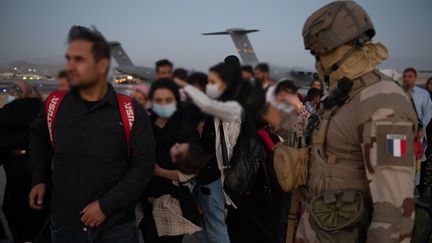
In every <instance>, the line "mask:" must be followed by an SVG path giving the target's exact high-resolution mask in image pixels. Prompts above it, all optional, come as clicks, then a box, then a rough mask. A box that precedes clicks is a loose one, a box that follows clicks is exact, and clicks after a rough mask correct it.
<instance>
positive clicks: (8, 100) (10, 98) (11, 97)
mask: <svg viewBox="0 0 432 243" xmlns="http://www.w3.org/2000/svg"><path fill="white" fill-rule="evenodd" d="M14 100H15V97H13V96H12V95H8V97H7V103H11V102H12V101H14Z"/></svg>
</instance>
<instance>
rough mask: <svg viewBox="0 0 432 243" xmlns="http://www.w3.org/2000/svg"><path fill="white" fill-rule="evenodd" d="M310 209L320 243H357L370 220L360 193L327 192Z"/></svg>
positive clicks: (314, 201)
mask: <svg viewBox="0 0 432 243" xmlns="http://www.w3.org/2000/svg"><path fill="white" fill-rule="evenodd" d="M309 207H310V210H309V211H310V214H311V217H312V219H313V221H315V223H316V225H317V229H316V231H315V232H316V234H317V237H318V238H319V239H320V242H357V240H358V239H359V237H360V236H362V234H365V233H364V232H365V230H367V225H368V224H369V217H368V214H367V209H366V200H365V198H364V196H363V194H362V193H361V192H358V191H354V190H346V191H342V192H324V193H322V194H320V195H319V196H317V197H315V198H314V199H313V200H312V201H311V202H310V204H309ZM360 238H361V237H360Z"/></svg>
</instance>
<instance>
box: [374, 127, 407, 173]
mask: <svg viewBox="0 0 432 243" xmlns="http://www.w3.org/2000/svg"><path fill="white" fill-rule="evenodd" d="M375 124H376V143H377V150H376V153H377V156H376V159H377V161H376V164H377V165H378V166H410V167H411V166H414V134H413V131H412V127H413V124H412V123H411V122H388V121H376V122H375Z"/></svg>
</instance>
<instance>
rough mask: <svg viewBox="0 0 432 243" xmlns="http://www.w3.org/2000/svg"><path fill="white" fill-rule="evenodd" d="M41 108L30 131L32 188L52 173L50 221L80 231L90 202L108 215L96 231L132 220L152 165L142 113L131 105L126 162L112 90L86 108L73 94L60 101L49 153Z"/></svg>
mask: <svg viewBox="0 0 432 243" xmlns="http://www.w3.org/2000/svg"><path fill="white" fill-rule="evenodd" d="M44 107H45V106H43V107H42V110H41V112H40V114H39V115H38V117H37V118H36V120H35V121H34V123H33V124H32V128H31V136H30V171H31V173H32V179H33V181H32V182H33V185H36V184H38V183H42V182H48V181H49V180H50V179H49V176H50V174H51V182H52V200H51V203H52V208H51V210H52V211H51V213H52V218H53V221H54V222H55V223H56V224H57V225H59V226H60V227H61V228H62V229H66V230H68V231H70V232H73V231H76V230H82V229H83V224H82V222H81V220H80V217H81V216H80V214H79V212H81V210H82V209H83V208H84V207H85V206H86V205H88V204H89V203H91V202H93V201H95V200H98V201H99V204H100V207H101V209H102V211H103V212H104V213H105V214H106V215H107V216H108V218H107V220H106V221H105V222H104V223H103V224H102V226H101V227H104V226H105V227H107V226H109V225H111V224H113V223H118V222H125V221H131V220H134V215H135V214H134V209H135V201H136V200H137V199H138V197H139V195H140V194H141V193H142V192H143V191H144V189H145V188H146V186H147V184H148V183H149V181H150V179H151V177H152V175H153V170H154V161H155V143H154V138H153V133H152V128H151V124H150V121H149V119H148V116H147V114H146V112H145V111H144V109H143V108H142V107H141V106H140V105H139V104H138V103H136V102H134V107H135V121H134V125H133V127H132V129H131V136H130V149H131V154H130V158H128V153H127V143H126V137H125V133H124V130H123V129H124V128H123V123H122V120H121V117H120V112H119V108H118V104H117V99H116V94H115V91H114V89H113V88H112V86H111V85H109V90H108V92H107V94H106V95H105V97H104V98H103V99H102V100H100V101H99V102H98V103H97V104H96V105H94V106H93V107H92V108H90V109H88V108H87V107H86V104H85V103H84V101H83V100H82V99H81V98H80V97H79V95H78V94H77V93H75V92H69V93H68V94H67V95H66V96H65V98H64V99H63V102H62V103H61V105H60V107H59V109H58V112H57V116H56V119H55V122H54V125H53V128H54V129H53V130H54V141H55V150H54V151H52V149H51V143H50V139H49V133H48V127H47V121H46V118H45V108H44ZM51 161H52V165H51ZM51 166H52V167H51ZM51 168H52V170H51Z"/></svg>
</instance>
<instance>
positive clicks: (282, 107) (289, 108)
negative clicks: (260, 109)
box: [276, 103, 295, 113]
mask: <svg viewBox="0 0 432 243" xmlns="http://www.w3.org/2000/svg"><path fill="white" fill-rule="evenodd" d="M276 109H277V110H279V111H281V112H284V113H291V112H293V111H294V110H295V107H294V106H293V105H291V104H288V103H277V104H276Z"/></svg>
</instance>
